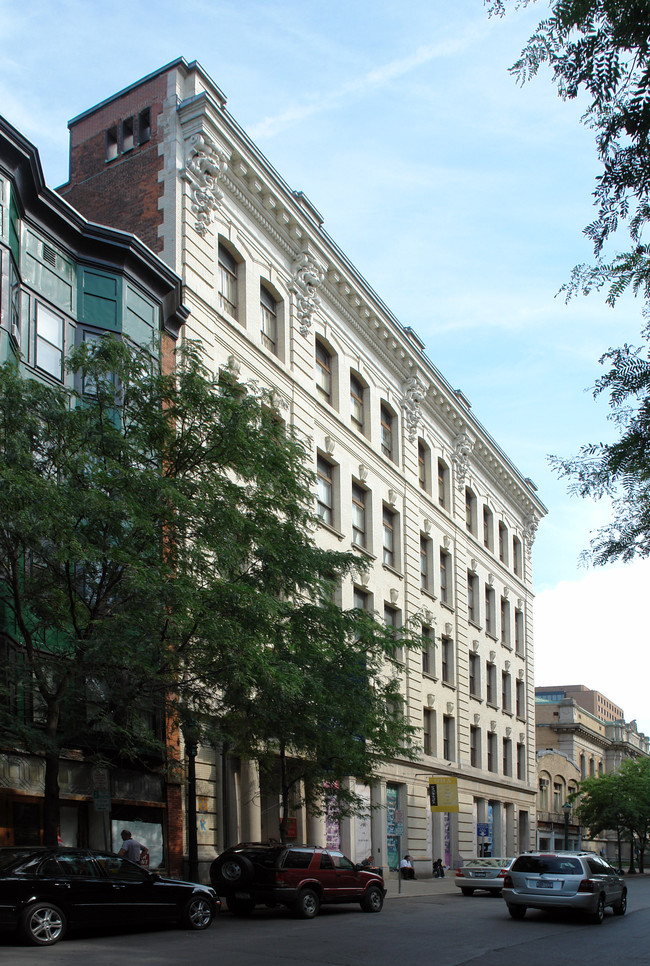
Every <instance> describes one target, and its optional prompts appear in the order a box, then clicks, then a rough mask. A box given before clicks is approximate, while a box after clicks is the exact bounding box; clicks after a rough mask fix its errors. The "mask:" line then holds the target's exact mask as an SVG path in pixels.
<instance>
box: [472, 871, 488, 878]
mask: <svg viewBox="0 0 650 966" xmlns="http://www.w3.org/2000/svg"><path fill="white" fill-rule="evenodd" d="M486 875H487V872H475V873H474V878H475V879H484V878H485V877H486Z"/></svg>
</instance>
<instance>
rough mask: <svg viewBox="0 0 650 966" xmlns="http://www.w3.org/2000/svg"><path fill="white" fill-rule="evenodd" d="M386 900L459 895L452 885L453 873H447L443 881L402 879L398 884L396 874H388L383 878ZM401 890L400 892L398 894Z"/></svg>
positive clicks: (458, 890)
mask: <svg viewBox="0 0 650 966" xmlns="http://www.w3.org/2000/svg"><path fill="white" fill-rule="evenodd" d="M384 881H385V883H386V888H387V889H388V892H387V893H386V898H387V899H401V898H407V897H408V898H412V897H413V896H444V895H453V894H458V895H460V889H457V888H456V886H455V885H454V872H453V871H452V872H450V873H449V872H448V873H447V875H445V877H444V879H434V878H431V877H430V878H428V879H403V880H402V882H401V883H400V881H399V879H398V878H397V873H395V872H389V873H388V875H387V876H386V878H385V880H384ZM400 888H401V892H400Z"/></svg>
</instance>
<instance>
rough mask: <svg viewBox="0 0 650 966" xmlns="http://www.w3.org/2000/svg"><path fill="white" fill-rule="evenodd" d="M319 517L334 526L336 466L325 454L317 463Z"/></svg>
mask: <svg viewBox="0 0 650 966" xmlns="http://www.w3.org/2000/svg"><path fill="white" fill-rule="evenodd" d="M316 479H317V505H318V517H319V519H320V520H322V521H323V523H327V524H328V525H329V526H334V467H333V465H332V464H331V463H330V462H329V460H326V459H325V458H324V457H323V456H319V457H318V460H317V463H316Z"/></svg>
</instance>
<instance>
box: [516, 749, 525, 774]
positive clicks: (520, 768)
mask: <svg viewBox="0 0 650 966" xmlns="http://www.w3.org/2000/svg"><path fill="white" fill-rule="evenodd" d="M517 778H519V779H521V781H525V779H526V746H525V745H522V744H519V743H517Z"/></svg>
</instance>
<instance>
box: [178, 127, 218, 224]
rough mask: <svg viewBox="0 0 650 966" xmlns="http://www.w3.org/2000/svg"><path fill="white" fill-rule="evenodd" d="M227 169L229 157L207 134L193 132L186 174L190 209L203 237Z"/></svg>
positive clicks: (216, 203) (186, 162)
mask: <svg viewBox="0 0 650 966" xmlns="http://www.w3.org/2000/svg"><path fill="white" fill-rule="evenodd" d="M227 169H228V157H227V155H226V154H225V152H224V151H222V150H221V148H219V147H217V145H216V144H215V143H214V141H213V140H212V138H209V137H208V136H207V134H193V135H192V137H191V138H190V141H189V151H188V154H187V158H186V161H185V175H186V178H187V180H188V181H189V183H190V197H191V206H192V211H193V212H194V214H195V215H196V224H195V225H194V227H195V228H196V230H197V232H198V233H199V235H201V237H202V238H205V236H206V234H207V232H208V228H209V226H210V223H211V221H212V212H213V211H215V209H216V208H218V207H219V205H220V204H221V201H222V199H223V191H222V190H221V188H220V187H219V181H221V180H222V179H223V178H224V177H225V174H226V171H227Z"/></svg>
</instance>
